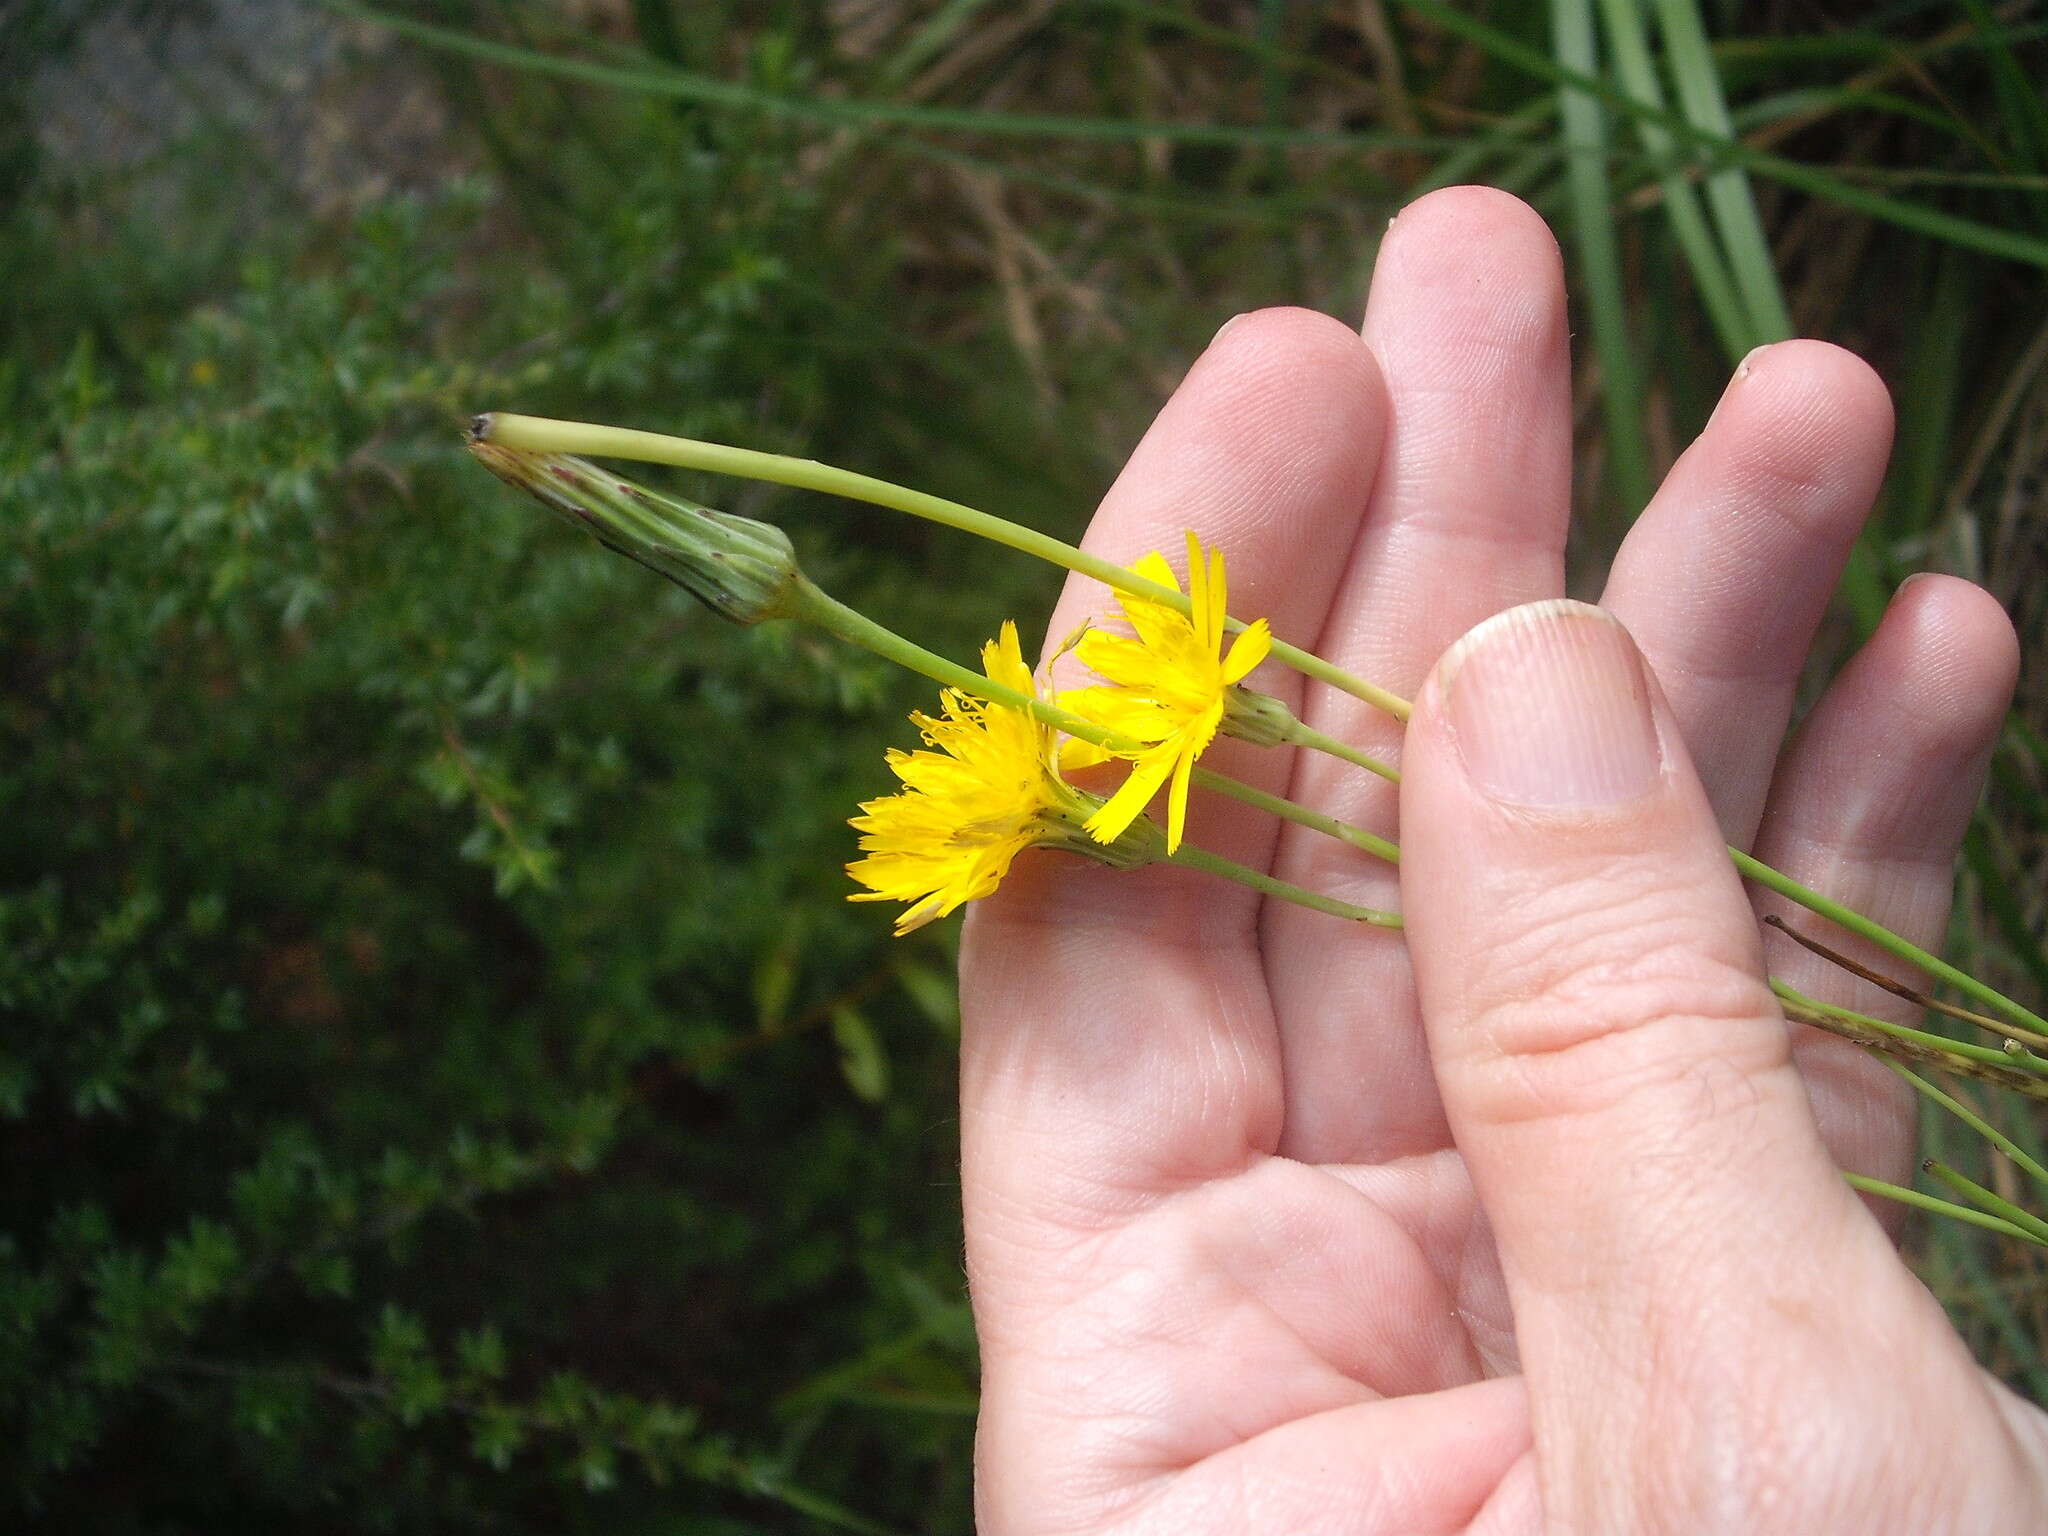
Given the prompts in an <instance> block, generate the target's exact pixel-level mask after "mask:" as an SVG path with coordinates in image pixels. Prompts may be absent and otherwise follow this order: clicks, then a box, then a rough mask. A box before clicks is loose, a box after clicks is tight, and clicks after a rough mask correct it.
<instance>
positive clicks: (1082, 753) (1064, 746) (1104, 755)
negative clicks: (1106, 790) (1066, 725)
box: [1060, 736, 1116, 773]
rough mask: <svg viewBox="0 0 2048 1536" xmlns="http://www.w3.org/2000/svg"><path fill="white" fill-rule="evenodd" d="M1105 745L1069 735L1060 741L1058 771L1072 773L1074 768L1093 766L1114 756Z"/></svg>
mask: <svg viewBox="0 0 2048 1536" xmlns="http://www.w3.org/2000/svg"><path fill="white" fill-rule="evenodd" d="M1115 755H1116V754H1115V753H1113V752H1111V751H1110V750H1109V748H1107V747H1098V746H1097V745H1095V743H1094V742H1092V741H1083V740H1082V739H1081V738H1080V737H1078V736H1069V737H1068V738H1067V739H1066V740H1065V741H1063V742H1061V743H1060V771H1061V772H1062V773H1072V772H1073V771H1074V770H1075V769H1076V768H1093V767H1095V766H1096V764H1098V763H1106V762H1109V761H1110V760H1111V759H1113V758H1114V757H1115Z"/></svg>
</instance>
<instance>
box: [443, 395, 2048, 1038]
mask: <svg viewBox="0 0 2048 1536" xmlns="http://www.w3.org/2000/svg"><path fill="white" fill-rule="evenodd" d="M471 433H472V436H474V437H475V438H476V439H478V440H479V441H484V442H494V443H498V444H500V445H501V446H504V447H507V448H518V449H523V450H525V451H528V452H533V453H588V454H597V455H600V456H606V457H612V458H622V459H640V460H646V461H649V462H652V463H657V464H674V465H677V466H680V467H682V468H685V469H700V470H708V471H711V472H713V473H717V474H727V475H738V476H742V477H744V478H747V479H753V480H767V481H771V482H773V483H775V484H778V485H789V486H795V487H797V488H799V489H803V490H813V491H822V492H825V493H827V494H831V495H838V496H845V497H848V498H851V499H852V500H855V501H866V502H872V503H873V504H875V505H876V506H883V507H890V508H893V509H894V510H896V511H899V512H907V513H910V514H911V515H913V516H916V517H923V518H927V519H929V520H931V521H933V522H936V523H943V524H945V525H946V526H947V527H951V528H958V529H960V530H962V531H963V532H967V533H973V534H978V535H980V536H981V537H983V538H986V539H991V540H994V541H995V542H996V543H998V544H1003V545H1007V546H1008V547H1009V548H1011V549H1015V550H1019V551H1021V552H1023V553H1025V554H1029V555H1036V556H1037V557H1038V558H1040V559H1042V560H1049V561H1051V562H1052V563H1053V564H1055V565H1060V566H1064V567H1066V568H1067V569H1068V570H1070V571H1078V572H1080V573H1081V574H1082V575H1084V576H1092V577H1093V578H1095V579H1096V580H1097V581H1100V582H1103V583H1105V584H1106V585H1108V586H1111V587H1114V588H1116V589H1117V590H1118V591H1121V592H1130V593H1133V594H1135V595H1137V596H1139V597H1143V598H1145V599H1147V600H1149V601H1152V602H1156V603H1161V604H1164V605H1167V606H1169V607H1172V608H1174V609H1175V610H1177V611H1178V612H1181V613H1187V612H1189V603H1188V599H1187V598H1186V597H1185V596H1184V595H1183V594H1181V593H1178V592H1175V591H1173V590H1172V589H1171V588H1170V587H1163V586H1161V585H1159V584H1158V583H1157V582H1151V581H1147V580H1145V578H1143V577H1142V576H1139V575H1137V574H1135V573H1134V572H1131V571H1127V570H1125V569H1124V568H1123V567H1122V566H1120V565H1114V564H1112V563H1110V562H1109V561H1107V560H1104V559H1101V558H1100V557H1098V556H1095V555H1091V554H1088V553H1087V552H1085V551H1083V550H1080V549H1076V548H1075V547H1074V546H1073V545H1071V544H1066V543H1062V542H1061V541H1060V540H1058V539H1055V538H1051V537H1049V536H1048V535H1046V534H1042V533H1039V532H1037V531H1036V530H1034V529H1030V528H1026V527H1023V526H1022V525H1020V524H1017V523H1013V522H1010V521H1008V520H1007V519H1004V518H1000V517H992V516H990V515H989V514H988V513H986V512H977V511H975V510H974V509H973V508H972V507H967V506H962V505H961V504H960V503H959V502H957V501H947V500H945V499H944V498H943V497H939V496H932V495H928V494H927V493H925V492H923V491H914V490H911V489H909V488H908V487H906V486H900V485H893V484H891V483H890V482H888V481H886V480H878V479H875V478H874V477H873V476H870V475H861V474H855V473H854V472H853V471H851V470H844V469H837V468H834V467H833V466H832V465H829V464H820V463H818V462H817V461H816V460H815V459H795V458H790V457H787V456H786V455H783V454H776V453H758V452H755V451H753V450H752V449H747V448H731V447H727V446H725V445H723V444H719V443H704V442H697V441H695V440H693V439H690V438H683V437H668V436H665V435H663V434H662V433H659V432H638V431H634V430H632V429H630V428H626V427H607V426H600V425H596V424H593V423H589V422H573V421H554V420H550V419H548V418H546V417H541V416H520V415H514V414H511V413H508V412H502V411H501V412H493V413H491V414H489V415H485V416H480V417H478V418H477V420H476V422H475V423H474V424H473V426H472V428H471ZM848 611H849V612H851V610H848ZM1228 622H1229V625H1230V627H1231V628H1232V629H1242V628H1243V627H1244V626H1243V625H1242V624H1241V623H1239V622H1238V621H1237V620H1235V619H1232V620H1229V621H1228ZM885 633H886V632H885ZM885 654H886V653H885ZM1273 654H1274V655H1275V656H1277V657H1279V658H1280V659H1281V660H1282V661H1284V662H1286V663H1287V664H1288V665H1289V666H1291V667H1294V668H1295V669H1296V670H1298V671H1300V672H1303V673H1305V674H1307V675H1308V676H1310V677H1314V678H1318V679H1320V680H1321V681H1323V682H1326V683H1329V684H1330V685H1331V686H1333V687H1336V688H1340V689H1342V690H1343V691H1344V692H1346V693H1349V694H1351V695H1353V696H1354V697H1356V698H1360V699H1363V700H1365V701H1366V702H1367V703H1369V704H1371V705H1373V706H1374V707H1375V708H1377V709H1380V710H1383V711H1384V712H1386V713H1387V714H1389V715H1392V716H1393V717H1394V718H1395V719H1397V720H1406V719H1407V718H1408V715H1409V704H1408V701H1407V700H1405V699H1403V698H1401V697H1399V696H1398V695H1396V694H1392V693H1389V692H1388V691H1387V690H1386V689H1384V688H1380V687H1378V686H1376V685H1375V684H1372V683H1369V682H1367V681H1365V679H1363V678H1360V677H1354V676H1353V675H1352V674H1351V673H1349V672H1346V671H1344V670H1343V669H1342V668H1340V667H1336V666H1333V665H1332V664H1331V663H1329V662H1327V661H1324V660H1323V659H1322V658H1321V657H1319V656H1313V655H1310V654H1309V653H1308V652H1307V651H1303V650H1301V649H1299V648H1298V647H1296V646H1292V645H1288V644H1287V643H1285V642H1284V641H1281V640H1275V641H1274V642H1273ZM908 664H909V663H906V665H908ZM918 670H924V669H923V668H921V667H920V668H919V669H918ZM971 675H974V676H977V677H978V674H971ZM956 686H966V685H956ZM977 691H980V692H982V693H984V694H986V693H987V687H986V683H985V682H983V683H981V684H980V685H979V687H978V688H977ZM1040 718H1041V719H1044V718H1047V717H1046V716H1044V715H1041V716H1040ZM1060 728H1061V729H1063V730H1066V729H1069V727H1067V726H1066V725H1064V724H1062V725H1061V726H1060ZM1073 734H1075V735H1082V734H1083V733H1082V732H1079V731H1075V732H1073ZM1084 739H1093V738H1088V737H1085V736H1084ZM1387 776H1388V777H1389V778H1395V777H1397V776H1396V775H1394V774H1393V773H1392V771H1391V770H1388V773H1387ZM1205 782H1208V784H1209V787H1210V788H1213V789H1218V790H1221V791H1222V792H1223V793H1225V794H1230V793H1233V791H1232V789H1230V788H1229V787H1226V783H1216V782H1210V781H1205ZM1227 782H1234V781H1227ZM1240 798H1241V797H1240ZM1291 819H1299V818H1291ZM1305 824H1306V823H1305ZM1348 840H1349V839H1347V841H1348ZM1360 846H1363V845H1360ZM1728 853H1729V856H1730V857H1731V858H1733V859H1734V861H1735V865H1736V868H1737V869H1739V870H1741V871H1742V873H1743V875H1744V876H1745V877H1747V878H1748V879H1750V880H1753V881H1755V882H1756V883H1757V884H1758V885H1761V886H1764V887H1765V888H1766V889H1769V890H1772V891H1776V892H1777V893H1778V894H1779V895H1781V896H1784V897H1785V898H1786V899H1788V900H1790V901H1793V902H1796V903H1797V904H1798V905H1800V906H1802V907H1804V908H1806V909H1807V910H1808V911H1809V912H1814V913H1817V914H1818V915H1820V916H1822V917H1825V918H1827V919H1828V920H1829V921H1830V922H1833V923H1836V924H1839V925H1840V926H1841V927H1843V928H1846V929H1848V930H1849V931H1850V932H1851V933H1855V934H1860V935H1861V936H1862V937H1864V938H1866V939H1868V940H1870V942H1871V943H1873V944H1875V945H1877V946H1878V948H1880V949H1882V950H1884V951H1885V952H1886V953H1887V954H1890V955H1892V956H1894V957H1896V958H1898V959H1900V960H1904V961H1906V962H1907V963H1908V964H1910V965H1915V966H1918V967H1920V968H1921V969H1922V970H1924V971H1926V972H1927V973H1928V974H1929V975H1930V976H1936V977H1939V978H1940V979H1942V980H1943V981H1946V982H1947V983H1949V985H1951V986H1953V987H1955V988H1956V989H1957V990H1958V991H1960V992H1962V993H1964V994H1965V995H1966V996H1969V997H1972V998H1974V999H1976V1000H1977V1001H1978V1002H1980V1003H1982V1004H1984V1005H1985V1006H1986V1007H1988V1008H1990V1009H1992V1010H1993V1011H1995V1012H1998V1013H2001V1014H2003V1015H2005V1017H2007V1018H2008V1019H2011V1020H2012V1021H2013V1022H2014V1023H2017V1024H2020V1025H2022V1026H2023V1027H2025V1028H2027V1029H2030V1030H2034V1031H2036V1032H2039V1033H2043V1034H2048V1019H2043V1018H2041V1017H2040V1016H2039V1015H2038V1014H2035V1013H2033V1012H2031V1011H2030V1010H2028V1009H2027V1008H2024V1007H2022V1006H2021V1005H2020V1004H2019V1003H2016V1002H2014V1001H2013V1000H2012V999H2011V998H2009V997H2007V996H2005V994H2004V993H2002V992H1999V991H1997V990H1996V989H1995V988H1993V987H1990V986H1987V985H1986V984H1985V983H1983V982H1981V981H1978V980H1977V979H1976V978H1975V977H1973V976H1970V975H1968V974H1966V973H1965V972H1963V971H1960V970H1958V969H1957V968H1956V967H1954V966H1952V965H1950V964H1949V963H1948V962H1947V961H1945V960H1942V959H1939V958H1938V957H1936V956H1934V955H1932V954H1929V953H1928V952H1927V951H1926V950H1924V949H1922V948H1920V947H1919V946H1918V945H1917V944H1913V943H1910V942H1909V941H1907V940H1906V939H1903V938H1901V937H1900V936H1899V935H1898V934H1895V933H1893V932H1892V931H1891V930H1890V929H1889V928H1885V927H1882V926H1881V925H1879V924H1878V923H1876V922H1873V921H1872V920H1871V919H1870V918H1867V917H1865V916H1863V915H1862V914H1861V913H1859V912H1854V911H1852V910H1850V909H1849V908H1848V907H1845V906H1843V905H1842V904H1841V903H1840V902H1836V901H1831V900H1829V899H1828V898H1827V897H1825V896H1822V895H1821V894H1820V893H1819V892H1817V891H1813V890H1809V889H1808V888H1807V887H1805V886H1803V885H1801V884H1800V883H1799V882H1798V881H1796V880H1793V879H1792V878H1790V877H1789V876H1786V875H1781V874H1779V873H1778V872H1777V871H1776V870H1774V869H1772V868H1771V867H1770V866H1769V865H1767V864H1764V863H1761V862H1759V861H1758V860H1757V859H1754V858H1752V857H1751V856H1750V855H1749V854H1747V853H1745V852H1743V851H1742V850H1741V849H1739V848H1733V847H1731V848H1730V849H1729V850H1728Z"/></svg>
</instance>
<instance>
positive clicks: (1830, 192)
mask: <svg viewBox="0 0 2048 1536" xmlns="http://www.w3.org/2000/svg"><path fill="white" fill-rule="evenodd" d="M330 3H332V0H330ZM1401 3H1402V4H1403V5H1405V6H1407V7H1408V8H1409V9H1410V10H1413V11H1415V12H1417V13H1418V14H1420V15H1423V16H1426V17H1428V18H1429V19H1430V20H1432V21H1434V22H1436V23H1437V24H1438V25H1439V26H1441V27H1442V28H1443V29H1444V30H1445V31H1447V32H1452V33H1455V34H1456V35H1458V36H1459V37H1462V38H1464V39H1466V40H1467V41H1468V42H1471V43H1474V44H1476V45H1477V46H1479V47H1481V48H1483V49H1485V50H1486V51H1487V52H1488V53H1490V54H1492V55H1493V56H1494V57H1495V58H1497V59H1499V60H1500V61H1501V62H1502V63H1504V64H1509V65H1512V66H1513V67H1514V68H1516V69H1520V70H1522V71H1524V72H1525V73H1527V74H1532V75H1536V76H1538V77H1540V78H1542V79H1544V80H1548V81H1549V82H1550V83H1551V84H1553V85H1575V86H1578V87H1580V88H1581V89H1583V90H1586V91H1590V92H1591V93H1592V94H1594V95H1596V96H1598V97H1599V98H1600V99H1601V100H1602V101H1604V102H1606V103H1607V104H1608V105H1609V106H1610V107H1613V108H1614V109H1615V110H1616V111H1619V112H1625V113H1627V114H1628V115H1629V116H1631V117H1634V118H1637V119H1641V120H1646V121H1649V122H1654V123H1657V124H1660V125H1661V126H1663V127H1665V128H1668V129H1670V130H1671V131H1672V132H1673V133H1675V134H1677V135H1678V136H1679V137H1680V138H1682V139H1684V140H1685V141H1686V142H1688V143H1692V144H1698V145H1701V146H1703V147H1705V148H1707V149H1710V150H1712V151H1714V153H1715V154H1716V155H1717V156H1719V157H1720V158H1724V159H1726V160H1727V161H1729V162H1730V163H1731V164H1735V165H1741V166H1746V167H1747V168H1748V169H1750V170H1752V171H1755V172H1757V173H1758V174H1759V175H1762V176H1768V177H1769V178H1770V179H1771V180H1773V181H1776V182H1780V183H1782V184H1784V185H1785V186H1788V187H1796V188H1798V189H1799V190H1800V191H1802V192H1808V193H1811V194H1812V195H1813V196H1815V197H1821V198H1826V199H1828V200H1829V201H1831V202H1835V203H1839V204H1840V205H1841V206H1843V207H1845V208H1854V209H1856V210H1857V211H1858V212H1860V213H1867V214H1869V215H1870V216H1871V217H1872V218H1875V219H1881V220H1883V221H1884V222H1886V223H1889V224H1896V225H1898V226H1899V227H1900V228H1902V229H1910V230H1914V231H1916V232H1917V233H1919V234H1923V235H1928V236H1931V237H1933V238H1934V239H1937V240H1943V241H1946V242H1947V243H1949V244H1951V245H1957V246H1961V247H1963V248H1964V249H1966V250H1973V251H1982V252H1984V253H1985V254H1986V255H1991V256H2003V257H2006V258H2008V259H2009V260H2012V261H2018V262H2024V263H2025V264H2027V265H2028V266H2032V267H2042V268H2048V240H2044V239H2041V238H2039V237H2038V236H2034V235H2029V234H2024V233H2021V232H2020V231H2018V230H2011V229H2003V228H2000V227H1999V226H1997V225H1993V224H1982V223H1979V222H1977V221H1976V220H1974V219H1965V218H1961V217H1958V216H1957V215H1955V214H1952V213H1944V212H1943V211H1941V210H1940V209H1938V208H1928V207H1925V206H1923V205H1922V204H1919V203H1909V202H1906V201H1904V200H1902V199H1899V198H1895V197H1886V196H1884V195H1883V194H1881V193H1876V192H1872V191H1870V190H1868V189H1867V188H1864V187H1859V186H1856V185H1854V184H1852V183H1850V182H1847V181H1844V180H1843V179H1842V178H1841V177H1839V176H1837V175H1835V174H1834V173H1833V172H1831V171H1825V170H1822V169H1821V168H1820V167H1818V166H1813V165H1807V164H1805V163H1804V162H1802V161H1798V160H1788V159H1786V158H1785V157H1784V156H1782V155H1774V154H1770V153H1768V152H1767V151H1764V150H1760V149H1752V148H1751V147H1750V146H1749V145H1747V144H1744V143H1742V142H1741V141H1739V140H1735V139H1729V138H1725V137H1723V136H1721V135H1719V134H1713V133H1708V132H1707V131H1706V130H1704V129H1701V128H1696V127H1694V126H1693V125H1692V124H1691V123H1689V122H1687V121H1686V120H1685V119H1684V117H1683V116H1681V115H1679V114H1678V113H1674V112H1669V111H1666V110H1665V109H1663V108H1662V107H1659V106H1657V105H1655V104H1654V103H1652V102H1649V101H1645V100H1643V99H1641V98H1640V97H1637V96H1635V95H1633V94H1631V93H1630V92H1628V91H1625V90H1619V89H1617V88H1616V87H1614V86H1613V85H1610V84H1609V83H1608V82H1607V81H1605V80H1602V79H1600V78H1598V77H1597V76H1591V75H1586V74H1583V73H1581V72H1580V71H1578V70H1570V69H1564V68H1562V67H1561V66H1560V65H1558V64H1557V62H1556V61H1555V60H1553V59H1551V58H1550V57H1549V56H1548V55H1546V54H1544V53H1542V52H1540V51H1539V50H1537V49H1534V48H1531V47H1529V46H1527V45H1526V44H1524V43H1522V42H1520V41H1519V40H1517V39H1516V38H1513V37H1510V36H1508V35H1507V34H1506V33H1505V32H1502V31H1501V30H1499V29H1498V28H1497V27H1492V26H1489V25H1487V24H1486V23H1485V22H1483V21H1480V20H1478V19H1477V18H1476V17H1472V16H1467V15H1466V14H1465V13H1464V12H1462V11H1460V10H1458V9H1457V8H1456V7H1454V6H1452V5H1449V4H1447V3H1445V0H1401Z"/></svg>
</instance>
